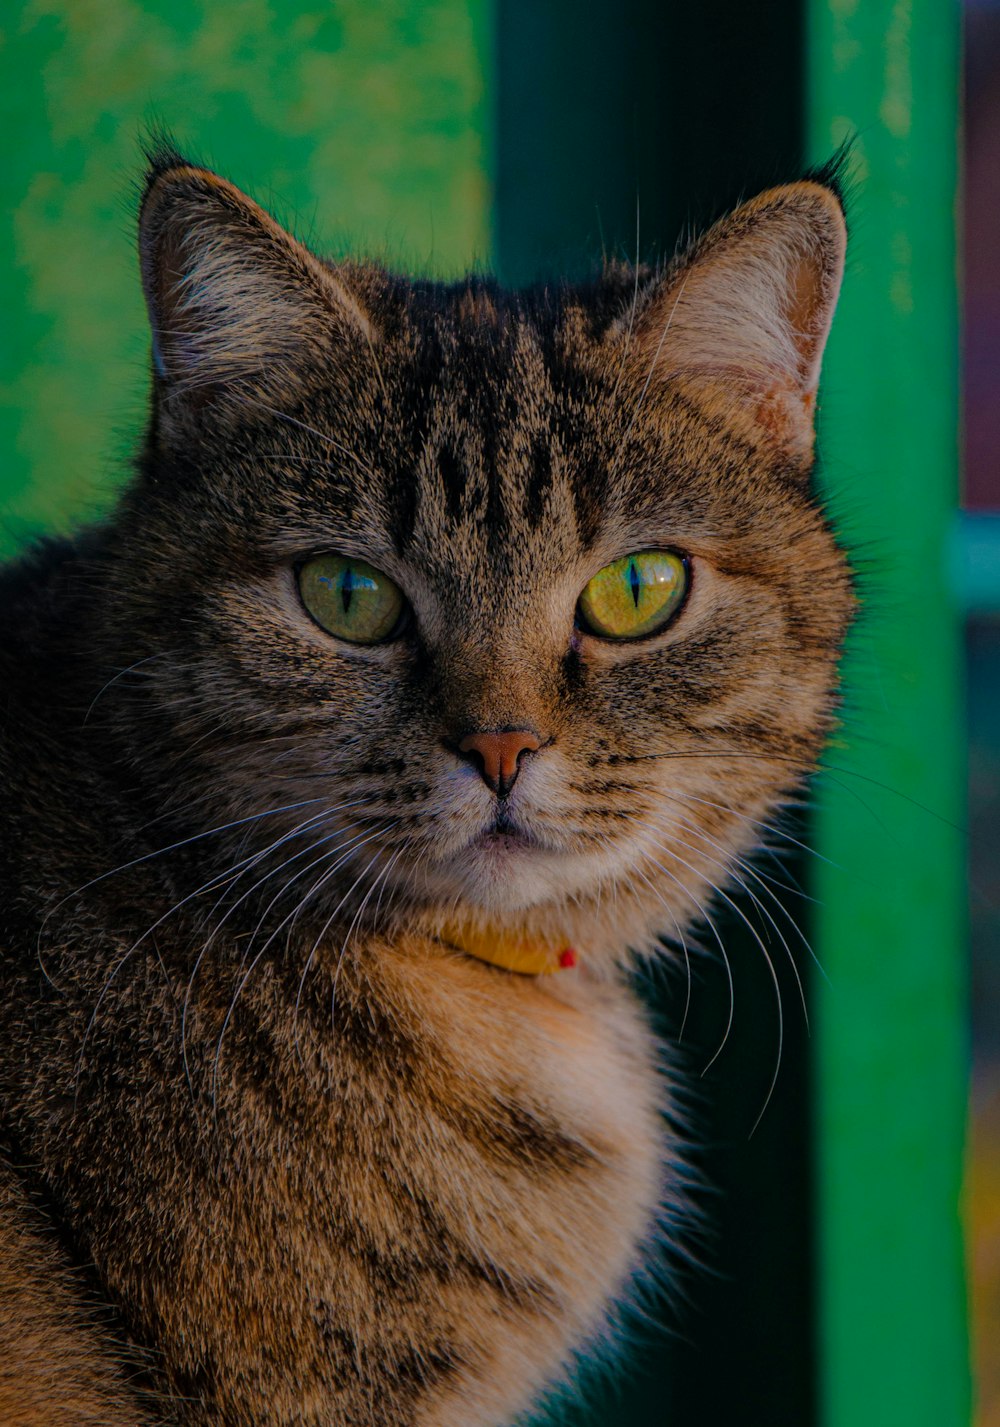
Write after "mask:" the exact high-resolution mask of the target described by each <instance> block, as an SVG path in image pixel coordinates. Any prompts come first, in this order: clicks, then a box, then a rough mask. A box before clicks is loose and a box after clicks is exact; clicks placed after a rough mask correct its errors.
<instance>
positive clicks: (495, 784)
mask: <svg viewBox="0 0 1000 1427" xmlns="http://www.w3.org/2000/svg"><path fill="white" fill-rule="evenodd" d="M541 746H542V741H541V739H540V738H539V737H538V736H537V735H536V734H534V733H532V732H531V730H530V729H527V728H510V729H505V730H504V731H503V732H502V733H468V734H466V736H465V737H464V738H463V739H462V740H461V742H460V743H459V745H458V751H459V753H464V754H465V755H466V757H467V758H468V760H469V762H470V763H472V764H473V765H474V766H475V767H477V768H478V769H479V771H480V773H481V774H482V777H483V782H484V783H486V784H487V786H488V787H490V788H492V789H493V791H494V793H496V794H498V795H499V796H500V797H501V798H504V797H506V796H507V794H508V793H509V792H510V790H511V788H513V786H514V780H515V778H516V777H517V775H518V772H519V770H520V762H521V754H522V753H534V752H535V750H536V749H538V748H541Z"/></svg>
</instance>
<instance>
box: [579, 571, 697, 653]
mask: <svg viewBox="0 0 1000 1427" xmlns="http://www.w3.org/2000/svg"><path fill="white" fill-rule="evenodd" d="M687 587H688V567H687V561H686V560H685V559H684V557H683V556H682V555H675V554H674V552H673V551H672V550H639V551H637V552H636V553H635V554H634V555H625V556H624V557H623V558H622V559H621V560H614V561H612V563H611V564H610V565H605V567H604V569H603V570H598V572H597V574H596V575H595V576H594V578H593V579H592V580H591V581H590V583H589V584H588V585H587V587H586V589H585V590H584V592H583V594H582V595H581V596H580V604H579V610H578V617H579V621H580V624H581V625H582V627H583V628H584V629H585V630H587V632H588V633H589V634H596V635H598V636H599V637H600V638H601V639H642V637H643V636H644V635H646V634H653V633H655V631H656V630H658V629H663V627H664V626H665V625H666V624H668V623H669V622H670V620H671V619H672V618H673V616H674V615H675V614H676V613H677V611H678V610H679V609H680V607H681V604H682V603H683V600H684V596H685V594H686V593H687Z"/></svg>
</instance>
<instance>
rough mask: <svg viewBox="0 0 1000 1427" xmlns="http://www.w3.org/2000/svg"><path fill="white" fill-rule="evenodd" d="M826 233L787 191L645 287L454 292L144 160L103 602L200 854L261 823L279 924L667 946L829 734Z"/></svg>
mask: <svg viewBox="0 0 1000 1427" xmlns="http://www.w3.org/2000/svg"><path fill="white" fill-rule="evenodd" d="M844 245H845V228H844V221H843V216H842V211H841V206H840V203H839V200H838V197H837V194H836V192H835V191H834V189H833V188H831V187H828V186H826V185H825V184H824V183H822V182H815V181H804V182H801V183H795V184H792V185H790V186H787V187H783V188H778V189H774V190H772V191H770V192H768V193H765V194H762V195H761V196H760V197H759V198H757V199H755V200H754V201H753V202H751V203H748V204H746V205H745V206H744V207H742V208H740V209H739V210H738V211H737V212H736V213H735V214H733V215H732V216H731V217H729V218H726V219H724V220H723V221H722V222H720V223H719V224H717V225H716V226H715V227H714V228H713V229H712V230H711V231H710V232H709V233H708V234H707V235H706V236H705V237H704V238H702V239H701V240H700V241H699V242H697V243H695V244H694V245H693V246H692V247H691V248H690V249H689V250H688V251H687V252H685V253H684V254H682V255H681V256H679V257H678V258H677V259H676V260H675V261H674V262H673V263H672V264H670V265H669V266H668V267H667V268H665V269H663V270H661V271H652V270H647V269H640V270H638V271H635V270H626V269H624V268H617V267H616V268H612V269H610V270H608V271H606V272H605V273H604V274H603V275H602V276H601V277H600V278H598V279H597V280H595V281H594V282H593V283H591V284H588V285H585V286H566V287H546V288H539V289H537V290H533V291H530V292H526V293H520V294H518V293H509V292H505V291H503V290H501V289H500V288H499V287H497V286H496V285H495V284H494V283H492V282H490V281H487V280H484V279H480V278H475V277H473V278H469V279H468V280H465V281H462V282H459V283H456V284H453V285H447V286H444V285H437V284H432V283H428V282H422V281H411V280H409V279H406V278H402V277H397V276H393V275H391V274H389V273H387V272H385V271H384V270H383V269H381V268H380V267H377V266H374V265H370V264H350V263H348V264H341V265H332V264H329V263H326V262H324V261H322V260H320V259H318V258H316V257H315V256H313V255H312V254H311V253H310V252H309V251H307V249H306V248H305V247H303V246H302V245H301V244H300V243H298V242H297V241H295V240H294V239H293V238H292V237H290V236H289V235H288V234H287V233H286V232H284V231H283V230H282V228H280V227H279V225H278V224H277V223H276V222H275V221H274V220H273V219H272V218H271V217H269V216H268V215H267V214H266V213H265V212H264V211H263V210H262V209H261V208H259V207H258V206H257V205H256V204H255V203H254V202H252V201H251V200H250V199H249V198H247V197H246V196H245V195H243V194H242V193H240V192H239V191H238V190H237V189H235V188H234V187H232V186H231V185H230V184H229V183H227V182H225V181H224V180H222V179H220V178H218V177H217V176H215V175H213V174H211V173H209V172H207V171H206V170H204V169H200V168H197V167H193V166H191V165H188V164H186V163H185V162H184V161H183V160H181V159H180V158H179V157H177V156H176V155H171V154H166V155H162V156H161V157H160V159H159V160H158V161H157V163H156V164H154V168H153V171H152V173H151V175H150V178H149V182H148V185H147V189H146V193H145V198H144V201H143V208H142V219H141V257H142V269H143V279H144V284H145V290H146V294H147V300H148V303H149V308H150V314H151V321H152V327H153V338H154V369H155V373H154V394H153V405H154V410H153V417H152V422H151V427H150V435H149V439H148V443H147V449H146V452H145V455H144V460H143V470H142V474H141V476H140V479H139V481H138V482H137V483H136V485H135V486H134V487H133V489H132V490H131V492H130V493H129V494H128V496H127V497H126V500H125V504H124V506H123V509H122V512H121V514H120V516H119V519H118V524H117V529H118V532H119V539H118V547H117V548H118V561H119V565H118V568H119V571H120V575H119V578H118V581H117V593H116V603H115V611H114V616H113V619H114V624H115V628H116V630H117V631H118V637H119V643H120V645H121V649H120V653H121V655H122V656H123V658H124V657H125V656H127V657H128V659H129V660H130V661H131V660H136V661H138V660H145V661H146V663H145V664H144V666H143V670H142V673H143V699H142V705H143V717H141V718H136V720H135V722H134V724H133V725H132V728H133V730H134V738H135V747H134V750H133V753H134V757H135V760H136V762H137V763H138V764H139V765H140V766H142V767H145V768H146V769H147V771H148V772H149V775H150V779H151V781H152V782H153V784H154V785H155V784H156V783H157V781H158V782H159V786H160V787H161V788H162V791H163V796H164V798H165V799H167V800H168V801H171V802H172V803H173V804H175V805H176V807H177V808H178V809H179V810H180V809H183V808H184V807H191V808H192V809H193V811H191V812H189V813H186V814H183V813H182V814H181V815H182V816H184V817H187V818H188V819H189V825H190V827H191V829H192V830H193V831H198V830H199V828H202V829H203V828H204V827H207V826H209V825H213V826H214V825H215V824H222V823H224V822H226V821H228V820H236V821H237V826H236V828H235V832H234V833H233V836H234V837H235V835H236V834H239V835H240V836H241V837H245V836H246V835H247V834H252V836H251V837H250V838H249V841H245V842H244V843H243V845H242V850H243V851H244V852H245V849H246V848H247V847H249V848H250V850H251V851H257V850H260V849H261V848H263V847H264V846H265V845H266V844H267V843H268V842H270V841H272V840H276V839H279V838H284V839H286V840H285V841H283V842H282V843H281V846H280V849H279V850H278V852H276V853H275V856H274V861H275V863H277V862H281V861H284V860H285V859H286V858H287V859H290V861H288V862H287V864H286V865H285V867H284V868H283V869H282V870H280V871H276V872H275V874H274V881H273V883H272V884H271V885H272V886H273V888H274V889H275V891H276V892H277V891H278V890H280V889H281V888H282V887H284V886H285V884H286V883H287V884H288V888H287V890H286V892H285V896H286V901H285V902H284V903H283V904H282V910H283V911H286V910H287V911H291V910H292V909H293V908H294V907H295V906H296V904H297V903H299V902H300V901H303V906H304V907H308V908H311V909H318V910H319V911H320V912H322V914H323V915H332V914H334V913H336V914H337V915H339V916H343V915H345V914H348V913H349V914H350V915H353V914H354V913H355V912H359V908H360V907H361V903H362V900H363V899H365V898H367V901H366V902H365V905H364V909H363V910H361V911H360V913H359V914H360V916H361V917H365V918H367V917H369V916H371V917H374V916H375V915H376V909H377V915H378V917H379V918H380V919H383V920H384V919H385V918H387V917H388V918H390V919H391V918H392V917H393V916H394V915H396V914H398V913H399V912H400V911H405V914H406V916H407V917H408V918H409V919H410V920H411V921H412V919H413V917H414V914H415V912H416V914H417V915H418V916H420V917H423V918H424V919H425V921H426V924H427V925H428V926H435V925H440V924H444V923H449V924H450V923H452V922H453V921H455V920H456V919H459V920H462V921H464V922H468V923H476V922H479V923H482V924H483V925H485V926H489V927H496V928H498V929H499V930H501V931H503V930H507V931H509V932H511V933H521V932H523V933H525V934H528V935H531V936H536V937H538V938H540V939H541V940H542V941H543V942H546V941H552V942H553V943H556V942H572V943H573V944H574V945H576V946H577V947H578V948H580V950H581V954H582V955H586V956H591V957H593V956H596V955H597V952H598V949H601V948H603V949H605V950H607V949H613V950H614V951H616V952H618V951H621V950H622V949H623V948H624V945H625V944H626V943H631V944H632V945H643V944H647V942H648V941H649V939H650V938H651V937H652V935H653V934H654V933H655V932H656V931H657V930H659V931H664V932H667V933H673V932H674V931H675V930H676V928H677V927H678V926H679V925H683V923H685V922H687V921H688V920H689V919H691V918H692V917H693V916H696V915H697V914H698V911H699V908H700V907H703V906H704V905H705V903H706V901H707V900H708V899H709V898H710V896H711V890H710V889H711V885H712V884H715V883H722V882H724V881H725V880H726V877H727V875H728V873H729V871H730V870H731V868H732V867H733V865H734V864H733V859H734V858H735V857H737V856H739V855H741V854H743V853H744V852H745V851H746V850H747V849H748V848H749V847H751V846H752V845H753V844H755V843H756V842H758V841H759V840H760V828H761V824H762V823H764V822H765V821H766V820H767V819H768V817H769V816H771V815H772V814H773V812H774V810H775V808H776V806H777V805H778V804H779V802H780V801H781V800H782V798H783V797H785V796H786V795H787V793H788V791H789V790H790V789H791V788H793V787H794V786H795V784H796V783H797V782H798V781H799V779H800V777H801V776H802V774H803V773H804V772H805V771H806V770H807V768H808V767H809V766H810V765H811V763H812V762H813V760H814V758H815V755H816V753H817V750H818V748H819V745H820V743H821V740H822V737H823V735H824V733H825V731H826V730H827V728H828V727H829V723H830V719H831V709H832V705H833V690H834V681H835V665H836V660H837V656H838V652H839V649H840V646H841V642H842V638H843V635H844V631H845V626H846V624H847V621H848V618H849V613H850V606H851V596H850V590H849V580H848V575H847V570H846V565H845V562H844V560H843V558H842V556H841V554H840V553H839V551H838V550H837V548H836V546H835V543H834V540H833V538H832V537H831V534H830V532H829V530H828V528H827V526H826V524H825V522H824V519H823V517H822V514H821V513H820V510H819V509H818V507H817V504H816V501H815V498H814V495H813V493H812V492H811V489H810V470H811V466H812V446H813V413H814V404H815V397H816V386H817V380H818V375H819V365H820V358H821V354H822V350H823V345H824V342H825V339H826V335H827V331H828V329H829V325H830V321H831V317H832V314H833V308H834V303H835V300H836V296H837V291H838V287H839V283H840V277H841V271H842V266H843V255H844ZM279 809H283V811H276V810H279ZM258 814H264V815H265V816H262V817H260V818H259V820H258V821H256V822H250V821H243V820H247V819H251V818H255V817H256V815H258ZM211 842H212V840H211V839H209V841H208V842H207V843H206V844H205V849H206V850H205V853H204V863H203V865H204V866H205V867H206V868H207V869H208V870H211V867H212V865H213V863H212V861H211V858H210V857H209V853H208V848H209V846H210V845H211ZM279 853H280V855H279ZM233 854H234V848H233V846H232V844H227V853H226V856H227V857H228V859H229V860H230V861H233V860H234V857H233ZM217 857H218V860H219V861H220V864H223V863H224V858H223V855H222V854H221V853H220V854H217ZM258 865H264V864H263V863H262V864H258ZM220 870H221V865H220ZM338 904H340V911H339V912H338Z"/></svg>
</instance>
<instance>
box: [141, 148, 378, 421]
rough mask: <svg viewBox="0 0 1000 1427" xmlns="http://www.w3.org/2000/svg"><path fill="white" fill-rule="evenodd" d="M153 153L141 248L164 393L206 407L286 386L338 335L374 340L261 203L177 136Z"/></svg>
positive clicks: (361, 315) (332, 277)
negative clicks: (186, 150) (178, 145)
mask: <svg viewBox="0 0 1000 1427" xmlns="http://www.w3.org/2000/svg"><path fill="white" fill-rule="evenodd" d="M148 158H149V171H148V174H147V179H146V188H145V192H144V194H143V199H142V206H141V210H140V217H139V254H140V263H141V268H142V281H143V288H144V291H145V294H146V303H147V307H148V309H149V318H150V324H151V327H152V332H153V360H154V365H155V369H156V372H157V375H158V377H159V378H160V379H161V381H162V383H163V384H164V386H165V389H166V395H167V396H169V397H171V398H179V399H184V400H186V401H187V402H188V403H190V404H193V405H194V406H199V405H203V404H204V403H205V402H206V401H211V400H212V399H213V397H218V396H219V395H227V396H229V397H233V398H235V397H239V396H242V397H243V398H244V399H245V398H246V397H247V396H248V395H250V394H251V393H253V392H257V393H261V392H265V391H272V390H273V389H274V388H275V387H276V386H279V385H280V386H283V387H284V388H287V387H288V386H289V384H292V385H294V383H295V382H296V380H298V379H300V378H301V377H302V376H303V375H304V374H305V372H306V370H307V368H308V365H309V361H308V359H309V357H310V355H312V356H313V357H314V358H320V357H322V356H324V355H327V356H328V355H329V352H330V347H331V343H335V342H338V341H339V342H351V341H353V342H356V343H360V344H361V345H362V346H367V345H370V344H371V343H372V342H373V341H374V333H373V329H372V324H371V322H370V320H369V318H368V316H367V314H366V313H365V312H364V310H363V309H362V307H361V305H360V303H359V302H358V301H357V299H356V298H355V297H354V295H353V294H352V293H351V291H350V290H349V288H348V287H347V286H346V285H345V284H344V283H343V282H342V281H341V280H340V277H339V275H338V274H337V273H336V272H335V271H334V270H333V269H331V268H328V267H326V266H325V265H324V264H323V263H321V262H320V261H319V259H317V258H316V257H314V256H313V254H312V253H310V252H309V250H308V249H307V248H306V247H304V246H303V245H302V244H301V243H299V242H298V241H297V240H296V239H295V238H293V237H292V236H291V235H290V234H289V233H287V232H285V230H284V229H283V228H282V227H281V226H280V225H279V224H278V223H276V222H275V220H274V219H273V218H272V217H271V216H270V214H268V213H266V212H265V211H264V209H262V208H261V207H260V206H259V205H258V204H257V203H255V202H254V201H253V199H251V198H248V197H247V196H246V194H244V193H241V192H240V190H239V189H238V188H236V187H235V186H234V185H233V184H231V183H229V182H227V181H226V180H225V179H223V178H220V177H219V176H218V175H217V174H215V173H213V172H212V171H211V170H210V169H206V168H201V167H199V166H197V165H195V164H190V163H188V162H187V161H186V160H185V159H184V158H183V157H182V156H181V155H180V154H178V153H177V151H176V149H174V148H173V146H172V145H171V144H170V143H169V141H160V140H157V141H156V142H155V143H154V144H153V145H152V146H151V148H150V150H149V151H148Z"/></svg>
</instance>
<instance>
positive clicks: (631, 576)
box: [628, 560, 642, 609]
mask: <svg viewBox="0 0 1000 1427" xmlns="http://www.w3.org/2000/svg"><path fill="white" fill-rule="evenodd" d="M628 582H629V586H630V588H631V590H632V602H633V603H634V605H635V607H636V609H638V608H639V592H640V591H641V589H642V582H641V581H640V579H639V571H638V570H637V569H636V568H635V561H634V560H630V561H629V566H628Z"/></svg>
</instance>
